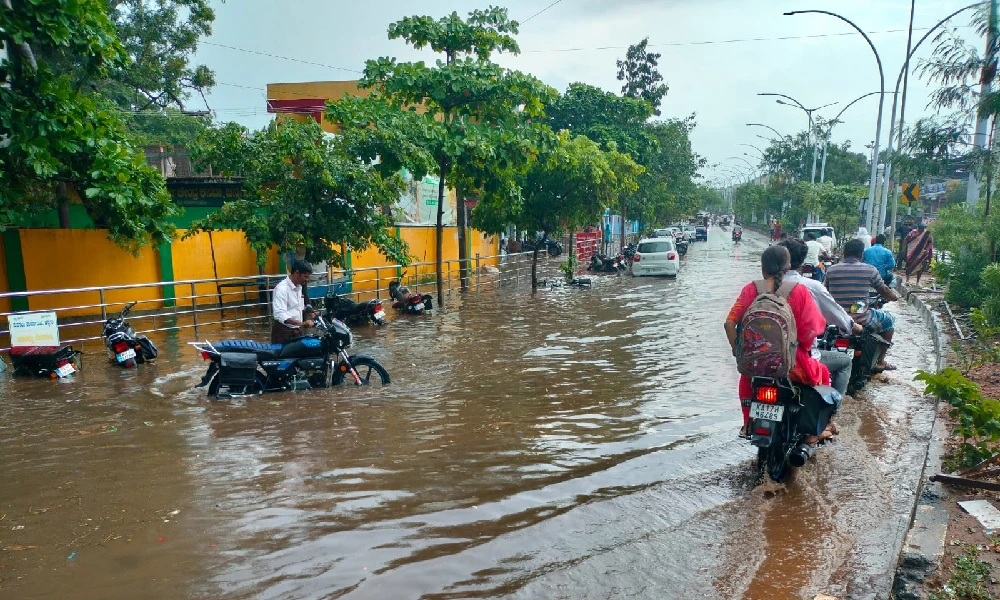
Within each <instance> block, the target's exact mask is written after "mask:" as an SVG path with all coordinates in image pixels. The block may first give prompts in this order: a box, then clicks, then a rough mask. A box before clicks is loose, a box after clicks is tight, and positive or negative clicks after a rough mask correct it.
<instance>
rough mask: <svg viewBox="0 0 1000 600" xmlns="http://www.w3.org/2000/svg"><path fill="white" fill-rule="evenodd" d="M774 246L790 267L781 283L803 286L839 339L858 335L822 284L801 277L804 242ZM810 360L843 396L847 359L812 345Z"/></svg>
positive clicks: (848, 376)
mask: <svg viewBox="0 0 1000 600" xmlns="http://www.w3.org/2000/svg"><path fill="white" fill-rule="evenodd" d="M778 245H779V246H784V247H785V248H787V249H788V255H789V258H790V262H791V266H792V268H791V270H790V271H788V272H787V273H785V277H784V279H783V281H794V282H796V283H800V284H802V285H804V286H805V288H806V289H807V290H809V293H810V294H812V297H813V300H815V301H816V306H817V307H818V308H819V312H820V313H821V314H822V315H823V318H824V319H826V323H827V325H836V326H837V329H838V330H840V334H841V335H845V336H846V335H850V334H852V333H861V331H862V327H861V325H859V324H858V323H855V322H854V319H852V318H851V315H849V314H847V311H845V310H844V309H843V308H841V306H840V305H839V304H837V301H836V300H834V299H833V296H831V295H830V292H829V290H827V289H826V288H825V287H824V286H823V284H822V283H820V282H819V281H816V280H815V279H810V278H808V277H804V276H803V275H802V266H803V264H804V262H803V261H804V260H805V258H806V256H807V253H808V251H809V248H808V246H807V245H806V242H803V241H802V240H800V239H798V238H791V239H787V240H785V241H783V242H781V243H780V244H778ZM812 356H813V358H816V359H818V360H819V362H821V363H823V364H824V365H826V368H827V369H829V370H830V385H832V386H833V387H834V388H835V389H836V390H837V391H838V392H840V395H841V396H846V395H847V384H848V383H849V382H850V381H851V362H852V360H851V357H850V356H848V355H847V354H845V353H843V352H838V351H836V350H819V349H818V348H816V347H815V345H814V346H813V349H812Z"/></svg>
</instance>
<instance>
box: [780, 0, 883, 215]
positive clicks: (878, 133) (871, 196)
mask: <svg viewBox="0 0 1000 600" xmlns="http://www.w3.org/2000/svg"><path fill="white" fill-rule="evenodd" d="M806 13H816V14H821V15H828V16H831V17H836V18H837V19H840V20H841V21H843V22H845V23H847V24H848V25H850V26H851V27H853V28H854V29H855V30H856V31H857V32H858V33H860V34H861V36H862V37H864V38H865V41H866V42H868V47H869V48H871V50H872V53H873V54H874V55H875V62H876V63H877V64H878V77H879V100H878V117H877V118H878V121H877V122H876V124H875V152H874V154H873V158H872V169H871V181H870V182H869V183H868V204H867V206H866V207H865V208H866V212H867V215H866V219H865V223H866V224H867V228H868V229H869V230H871V227H872V208H873V207H874V206H875V178H876V175H877V172H876V171H877V169H878V151H879V145H880V144H881V143H882V110H883V109H884V107H885V72H884V71H883V70H882V57H881V56H879V55H878V50H876V49H875V44H873V43H872V40H871V38H870V37H868V34H867V33H865V32H864V30H863V29H861V28H860V27H858V26H857V24H855V23H854V21H851V20H850V19H848V18H847V17H844V16H841V15H838V14H837V13H834V12H830V11H827V10H793V11H789V12H786V13H784V14H785V16H792V15H800V14H806Z"/></svg>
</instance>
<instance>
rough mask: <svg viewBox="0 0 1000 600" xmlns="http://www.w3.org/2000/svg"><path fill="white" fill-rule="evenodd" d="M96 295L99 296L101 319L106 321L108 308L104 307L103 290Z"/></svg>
mask: <svg viewBox="0 0 1000 600" xmlns="http://www.w3.org/2000/svg"><path fill="white" fill-rule="evenodd" d="M98 293H99V294H100V295H101V318H102V319H104V320H105V321H107V320H108V307H107V306H105V305H104V288H101V289H100V290H99V291H98Z"/></svg>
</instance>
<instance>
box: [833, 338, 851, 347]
mask: <svg viewBox="0 0 1000 600" xmlns="http://www.w3.org/2000/svg"><path fill="white" fill-rule="evenodd" d="M850 345H851V340H849V339H847V338H838V339H837V341H835V342H834V343H833V347H834V348H847V347H848V346H850Z"/></svg>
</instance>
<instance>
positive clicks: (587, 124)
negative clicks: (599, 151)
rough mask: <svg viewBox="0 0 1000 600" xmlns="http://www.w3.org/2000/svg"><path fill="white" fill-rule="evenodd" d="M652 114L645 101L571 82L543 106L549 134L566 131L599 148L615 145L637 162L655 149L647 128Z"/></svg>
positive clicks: (652, 138)
mask: <svg viewBox="0 0 1000 600" xmlns="http://www.w3.org/2000/svg"><path fill="white" fill-rule="evenodd" d="M652 114H653V109H652V106H651V105H650V104H649V103H648V102H646V101H644V100H640V99H637V98H628V97H623V96H618V95H615V94H613V93H611V92H605V91H604V90H602V89H600V88H598V87H594V86H592V85H587V84H585V83H571V84H570V85H569V88H567V90H566V92H565V93H563V94H561V95H559V96H558V97H555V98H553V99H552V101H551V102H549V103H548V104H547V105H546V107H545V116H546V123H548V125H549V127H551V128H552V131H562V130H563V129H566V130H569V131H570V132H572V133H573V135H585V136H587V137H588V138H590V139H591V140H593V141H595V142H597V143H598V144H599V145H604V144H607V143H608V142H614V143H615V145H616V147H617V149H618V151H619V152H622V153H625V154H629V155H631V156H632V158H634V159H635V160H636V161H637V162H643V161H645V160H646V158H647V157H648V156H649V155H650V154H652V153H653V152H655V151H656V149H657V142H656V138H655V136H654V135H653V134H652V132H650V131H649V129H648V128H647V127H646V121H647V120H648V119H649V117H650V116H652Z"/></svg>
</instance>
